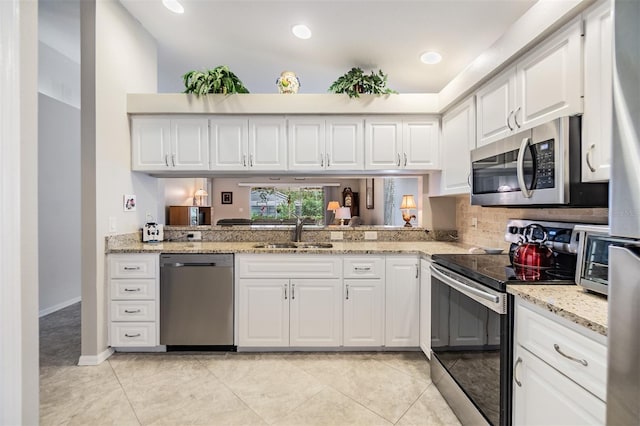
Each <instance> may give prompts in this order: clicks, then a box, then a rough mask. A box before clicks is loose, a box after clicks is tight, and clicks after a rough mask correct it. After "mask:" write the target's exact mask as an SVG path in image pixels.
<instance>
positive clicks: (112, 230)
mask: <svg viewBox="0 0 640 426" xmlns="http://www.w3.org/2000/svg"><path fill="white" fill-rule="evenodd" d="M109 233H110V234H115V233H116V217H115V216H109Z"/></svg>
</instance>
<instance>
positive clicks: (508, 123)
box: [507, 111, 513, 130]
mask: <svg viewBox="0 0 640 426" xmlns="http://www.w3.org/2000/svg"><path fill="white" fill-rule="evenodd" d="M512 115H513V111H511V112H510V113H509V115H507V127H508V128H509V130H513V127H511V122H510V121H509V120H511V116H512Z"/></svg>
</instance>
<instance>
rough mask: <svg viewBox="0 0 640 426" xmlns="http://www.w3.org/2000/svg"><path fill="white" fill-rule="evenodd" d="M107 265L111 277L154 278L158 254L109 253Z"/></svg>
mask: <svg viewBox="0 0 640 426" xmlns="http://www.w3.org/2000/svg"><path fill="white" fill-rule="evenodd" d="M109 265H110V266H109V271H110V277H111V278H155V277H156V270H157V269H158V268H157V267H158V255H155V254H151V255H144V254H139V255H111V256H110V257H109Z"/></svg>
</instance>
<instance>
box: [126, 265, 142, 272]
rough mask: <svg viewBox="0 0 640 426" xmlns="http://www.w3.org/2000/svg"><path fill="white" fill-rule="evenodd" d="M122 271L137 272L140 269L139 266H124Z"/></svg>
mask: <svg viewBox="0 0 640 426" xmlns="http://www.w3.org/2000/svg"><path fill="white" fill-rule="evenodd" d="M123 269H124V270H125V271H139V270H140V267H139V266H125V267H124V268H123Z"/></svg>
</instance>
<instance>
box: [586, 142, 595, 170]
mask: <svg viewBox="0 0 640 426" xmlns="http://www.w3.org/2000/svg"><path fill="white" fill-rule="evenodd" d="M595 147H596V146H595V144H593V145H591V146H590V147H589V150H588V151H587V167H589V170H591V173H594V172H595V171H596V168H595V167H593V166H592V165H591V158H590V157H589V154H591V151H592V150H593V148H595Z"/></svg>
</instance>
